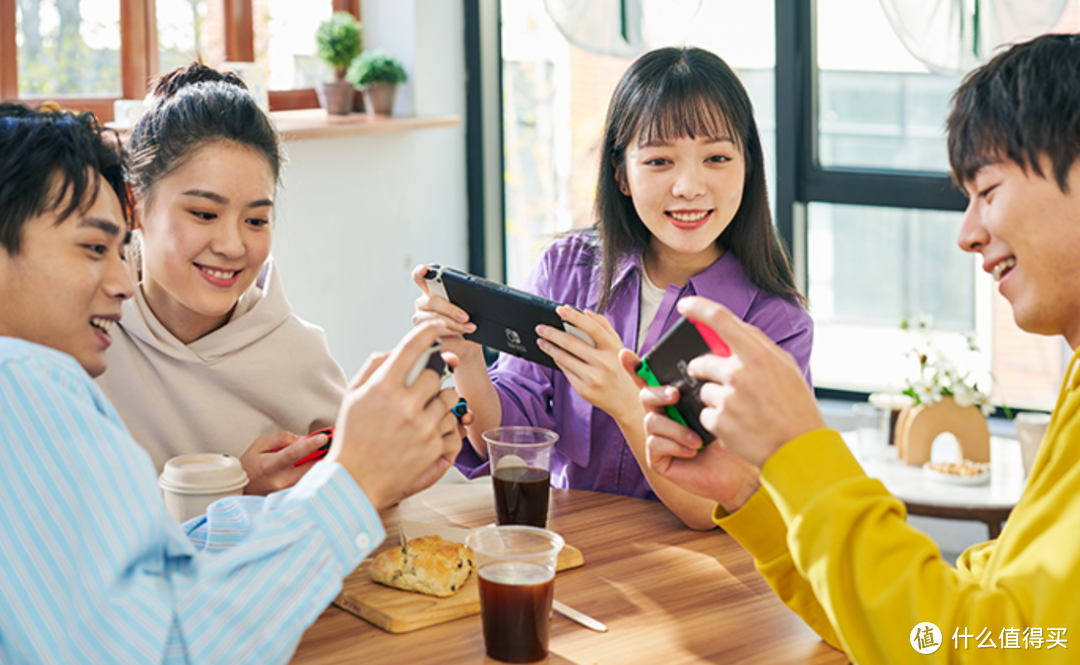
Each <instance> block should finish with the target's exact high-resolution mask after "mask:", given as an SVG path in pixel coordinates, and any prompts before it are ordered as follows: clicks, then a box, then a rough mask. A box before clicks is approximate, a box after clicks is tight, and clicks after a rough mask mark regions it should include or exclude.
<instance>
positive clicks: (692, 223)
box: [620, 136, 746, 278]
mask: <svg viewBox="0 0 1080 665" xmlns="http://www.w3.org/2000/svg"><path fill="white" fill-rule="evenodd" d="M745 180H746V164H745V161H744V159H743V155H742V152H741V151H740V150H739V148H738V147H737V146H736V145H735V143H734V142H733V141H732V140H731V139H730V138H728V137H720V138H708V137H702V136H698V137H696V138H693V139H691V138H688V137H685V136H684V137H680V138H677V139H674V140H673V141H653V142H650V143H646V144H639V143H638V142H637V141H632V142H631V143H630V145H629V146H627V149H626V162H625V179H624V181H623V182H622V183H620V188H621V189H622V191H623V193H624V194H626V195H628V196H630V197H631V199H632V200H633V203H634V209H635V210H636V211H637V214H638V217H640V218H641V221H642V222H644V224H645V226H646V227H647V228H648V229H649V231H650V233H651V234H652V238H651V240H650V245H649V250H650V251H649V256H648V257H647V264H649V263H651V264H652V265H651V266H648V267H649V272H650V275H651V276H654V277H655V276H657V275H654V274H653V273H660V274H661V275H662V274H667V273H670V272H671V266H680V267H681V269H680V270H679V271H678V272H680V273H685V274H684V275H683V277H684V278H686V277H689V276H691V275H693V274H696V273H697V272H700V271H702V270H704V269H705V268H707V267H708V266H710V265H711V264H712V263H713V262H714V261H715V260H716V259H717V258H718V257H719V256H720V253H721V252H720V248H719V247H717V245H716V239H717V238H718V237H719V236H720V234H721V233H722V232H723V231H724V229H726V228H727V226H728V224H730V223H731V220H732V219H733V218H734V217H735V213H736V212H738V210H739V205H740V204H741V203H742V195H743V183H744V182H745Z"/></svg>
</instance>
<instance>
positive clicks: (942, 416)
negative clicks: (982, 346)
mask: <svg viewBox="0 0 1080 665" xmlns="http://www.w3.org/2000/svg"><path fill="white" fill-rule="evenodd" d="M929 325H930V324H929V320H928V319H926V318H921V319H919V320H917V321H916V322H915V324H914V325H913V326H912V325H909V324H908V322H907V321H901V323H900V327H901V328H902V329H904V330H909V331H911V332H912V333H913V334H915V335H916V337H917V342H916V344H915V346H914V348H913V350H912V351H911V355H912V356H913V357H914V358H915V359H916V360H917V361H918V374H917V375H916V377H915V378H909V379H908V380H907V381H906V385H905V389H904V391H903V392H904V394H905V395H907V396H909V397H910V398H911V399H912V402H913V403H912V404H911V405H910V406H908V407H906V408H905V409H904V410H902V411H901V412H900V416H899V417H898V418H897V422H896V446H897V453H898V455H899V457H900V459H901V460H903V461H905V462H907V463H908V464H913V465H922V464H924V463H925V462H928V461H930V452H931V448H932V446H933V444H934V440H935V439H936V438H937V437H938V436H939V435H940V434H943V433H945V432H949V433H951V434H952V435H953V436H955V437H956V441H957V443H958V444H959V446H960V452H961V455H962V456H963V458H964V459H967V460H971V461H973V462H988V461H990V429H989V427H987V424H986V417H987V416H988V415H990V413H992V412H993V410H994V407H993V405H992V404H991V403H990V395H989V394H988V393H987V392H984V391H983V390H982V389H980V388H979V382H978V380H977V379H975V378H973V374H974V373H973V372H971V371H966V372H963V371H961V370H960V369H958V368H957V366H956V365H955V364H954V363H953V362H952V361H951V360H950V359H949V358H948V356H947V355H946V354H945V353H944V352H943V351H942V350H941V349H940V348H939V347H937V346H936V345H935V344H934V343H933V340H932V339H931V337H930V335H929V332H928V328H929ZM967 343H968V351H970V352H972V353H978V351H979V349H978V347H977V346H976V345H975V341H974V340H973V339H972V338H970V337H968V338H967Z"/></svg>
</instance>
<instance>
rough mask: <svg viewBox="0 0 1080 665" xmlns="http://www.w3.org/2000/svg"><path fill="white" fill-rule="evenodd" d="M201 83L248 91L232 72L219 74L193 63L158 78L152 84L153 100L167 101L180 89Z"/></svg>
mask: <svg viewBox="0 0 1080 665" xmlns="http://www.w3.org/2000/svg"><path fill="white" fill-rule="evenodd" d="M203 81H221V82H223V83H227V84H229V85H235V86H236V87H238V88H240V89H242V90H247V89H248V87H247V85H245V84H244V81H243V80H242V79H241V78H240V77H239V76H237V75H236V74H234V73H232V72H221V71H218V70H216V69H214V68H213V67H209V66H207V65H204V64H203V63H201V62H193V63H191V64H190V65H187V66H185V67H177V68H176V69H174V70H172V71H171V72H168V73H166V74H162V75H161V76H159V77H158V79H157V81H156V82H155V83H154V98H155V99H168V98H169V97H172V96H173V95H175V94H176V93H177V92H179V91H180V89H181V88H183V87H185V86H189V85H194V84H196V83H202V82H203Z"/></svg>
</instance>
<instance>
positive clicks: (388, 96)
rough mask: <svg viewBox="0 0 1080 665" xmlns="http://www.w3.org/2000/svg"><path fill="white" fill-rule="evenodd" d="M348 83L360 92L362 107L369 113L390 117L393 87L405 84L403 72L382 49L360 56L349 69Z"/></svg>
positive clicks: (399, 65)
mask: <svg viewBox="0 0 1080 665" xmlns="http://www.w3.org/2000/svg"><path fill="white" fill-rule="evenodd" d="M348 78H349V81H350V82H351V83H352V84H353V85H355V86H357V87H358V88H360V89H361V90H363V91H364V106H365V107H367V109H368V111H369V112H371V113H377V114H379V115H390V112H391V111H393V109H394V95H395V94H396V93H397V87H398V86H399V85H401V84H402V83H405V82H406V81H408V80H409V76H408V74H406V73H405V68H404V67H402V66H401V63H400V62H398V61H397V60H396V59H395V58H394V56H392V55H390V54H389V53H387V52H386V51H384V50H382V49H372V50H370V51H364V52H363V53H362V54H360V57H359V58H357V59H356V60H355V61H354V62H353V63H352V65H351V66H350V67H349V74H348Z"/></svg>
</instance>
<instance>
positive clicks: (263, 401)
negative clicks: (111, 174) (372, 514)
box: [98, 64, 346, 494]
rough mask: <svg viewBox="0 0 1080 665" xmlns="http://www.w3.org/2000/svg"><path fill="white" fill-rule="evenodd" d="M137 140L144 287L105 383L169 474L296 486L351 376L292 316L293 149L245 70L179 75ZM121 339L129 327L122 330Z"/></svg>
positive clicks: (135, 249)
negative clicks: (284, 276)
mask: <svg viewBox="0 0 1080 665" xmlns="http://www.w3.org/2000/svg"><path fill="white" fill-rule="evenodd" d="M154 96H155V99H154V103H153V105H152V107H151V108H150V110H149V111H148V112H147V113H146V115H145V116H144V117H143V118H142V119H141V120H140V121H139V123H138V124H137V126H136V127H135V128H134V130H133V132H132V135H131V139H130V142H129V146H128V147H129V149H130V151H131V153H132V157H133V159H132V174H131V180H132V185H133V188H134V194H135V198H136V226H137V227H138V228H137V230H136V231H135V232H134V233H133V238H132V241H131V243H130V244H129V247H128V252H127V254H128V266H129V269H130V270H131V271H132V275H133V277H134V279H135V281H136V283H137V284H138V285H139V288H138V289H136V293H135V297H133V298H132V299H130V300H128V301H127V302H125V303H124V306H123V318H122V320H121V321H119V322H118V323H117V325H115V326H113V335H112V337H113V340H114V344H113V346H112V348H110V349H109V352H108V357H109V368H110V369H109V372H107V373H106V374H104V375H103V376H102V377H101V378H100V379H99V380H98V381H99V383H100V384H101V386H102V388H104V390H105V392H106V393H107V394H108V396H109V398H110V399H111V400H112V402H113V404H115V405H116V408H117V410H118V411H119V412H120V415H121V417H122V418H123V419H124V422H125V423H126V424H127V426H128V428H129V429H130V430H131V433H132V435H133V436H134V438H135V440H136V441H138V442H139V443H140V444H142V445H143V446H144V447H145V448H146V449H147V450H148V451H149V452H150V454H151V456H152V457H153V459H154V463H155V464H156V465H157V467H158V469H159V470H160V469H161V467H162V466H163V465H164V464H165V462H166V461H167V460H168V459H169V458H171V457H173V456H175V455H182V454H189V453H198V452H218V453H228V454H230V455H234V456H237V457H239V458H240V460H241V462H242V464H243V466H244V469H245V471H246V472H247V474H248V476H249V477H250V478H251V482H250V484H249V485H248V487H247V491H248V492H249V493H257V494H265V493H268V492H271V491H275V490H279V489H283V488H285V487H289V486H291V485H292V484H294V483H295V482H296V481H297V480H299V479H300V477H301V476H302V475H303V474H304V472H306V471H307V470H308V469H309V468H310V467H311V465H312V463H307V464H303V465H301V466H299V467H294V466H293V463H294V462H295V461H297V460H299V459H301V458H302V457H304V456H306V455H307V454H308V453H310V452H312V451H313V450H315V449H316V448H318V447H319V446H320V445H321V444H323V443H325V437H322V436H320V437H317V438H312V439H306V440H305V439H302V438H301V437H302V436H304V435H307V434H308V433H309V432H312V431H314V430H317V429H320V428H322V427H327V426H329V425H332V424H333V422H334V418H335V417H336V415H337V410H338V406H339V405H340V403H341V399H342V396H343V395H344V393H345V387H346V378H345V375H344V373H343V372H342V370H341V368H340V367H339V366H338V364H337V362H335V361H334V359H333V357H332V356H331V355H330V350H329V348H328V347H327V343H326V336H325V334H324V333H323V331H322V330H321V329H320V328H318V327H316V326H313V325H311V324H309V323H306V322H305V321H302V320H301V319H299V318H298V317H296V316H295V315H293V314H292V309H291V306H290V305H289V302H288V300H286V298H285V293H284V291H283V289H282V285H281V281H280V279H279V278H278V275H277V272H276V270H275V269H274V264H273V260H272V258H271V257H270V245H271V236H272V225H271V218H272V211H273V205H274V199H275V194H276V190H277V183H278V178H279V174H280V168H281V162H282V155H281V147H280V140H279V137H278V135H277V132H276V131H275V130H274V127H273V125H272V124H271V123H270V120H269V118H268V117H267V116H266V114H265V113H263V112H262V111H261V110H260V109H259V108H258V106H257V105H256V104H255V101H254V99H253V98H252V97H251V95H250V94H248V92H247V90H246V88H245V86H244V84H243V83H242V82H241V81H240V80H239V79H238V78H237V77H236V76H235V75H233V74H230V73H221V72H218V71H216V70H213V69H211V68H209V67H206V66H204V65H200V64H193V65H190V66H188V67H185V68H181V69H178V70H175V71H173V72H171V73H169V74H166V75H165V76H163V77H162V78H161V80H160V81H159V82H158V84H157V87H156V90H155V92H154ZM117 329H119V330H118V331H117Z"/></svg>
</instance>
